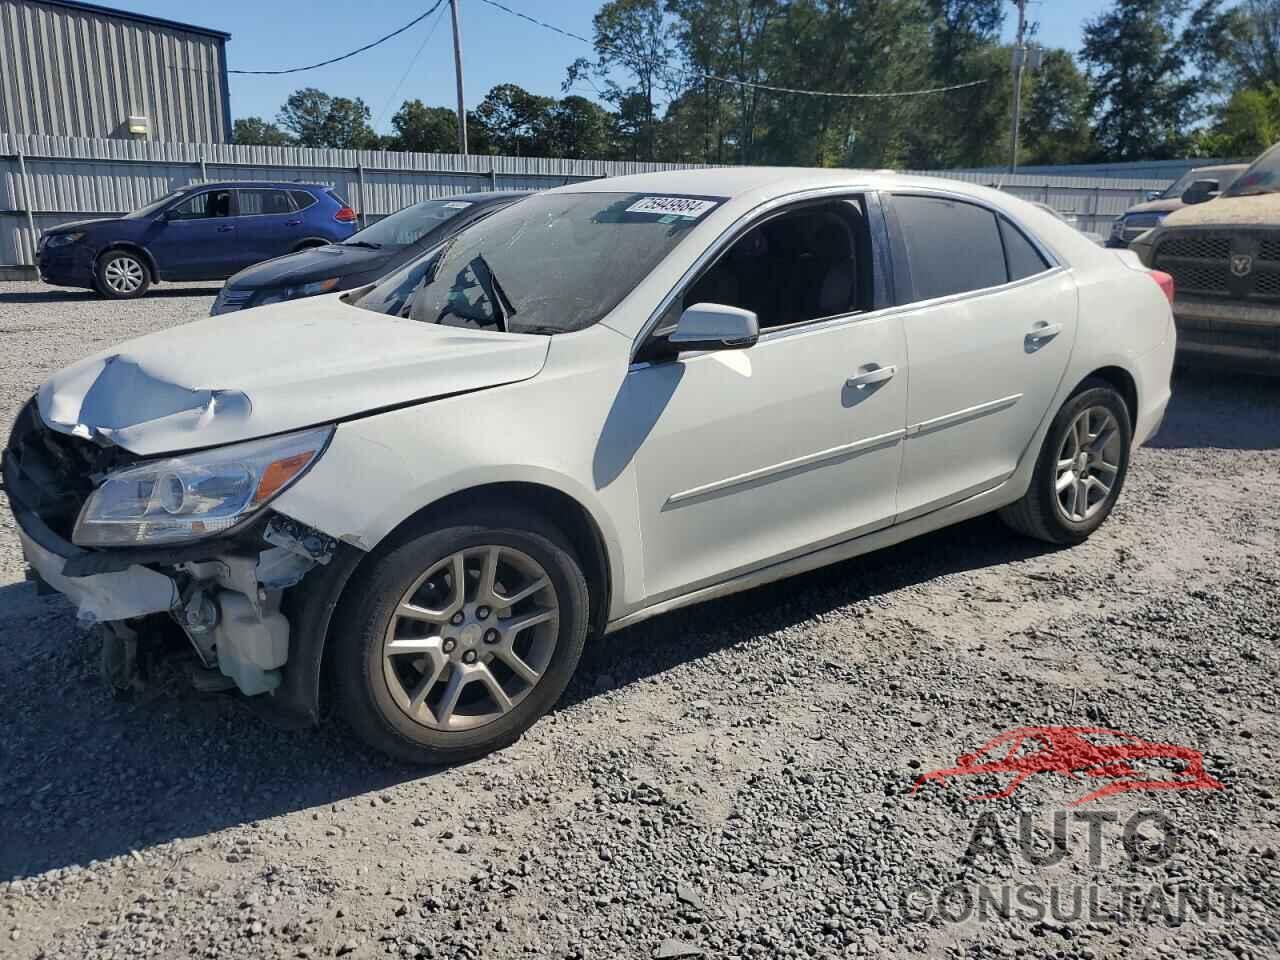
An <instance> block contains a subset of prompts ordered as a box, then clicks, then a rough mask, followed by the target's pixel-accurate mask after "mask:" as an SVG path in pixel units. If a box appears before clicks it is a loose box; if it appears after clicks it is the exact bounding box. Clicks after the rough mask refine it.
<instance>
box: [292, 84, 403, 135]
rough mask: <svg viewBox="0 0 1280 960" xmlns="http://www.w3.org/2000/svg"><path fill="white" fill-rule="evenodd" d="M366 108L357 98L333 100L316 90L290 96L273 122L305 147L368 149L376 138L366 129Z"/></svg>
mask: <svg viewBox="0 0 1280 960" xmlns="http://www.w3.org/2000/svg"><path fill="white" fill-rule="evenodd" d="M369 116H370V111H369V107H368V105H367V104H365V102H364V101H363V100H361V99H360V98H359V97H357V98H355V99H354V100H349V99H347V98H346V97H333V96H330V95H329V94H327V93H325V92H324V91H323V90H317V89H316V88H315V87H306V88H304V89H302V90H295V91H294V92H293V93H291V94H290V95H289V99H288V100H286V101H285V103H284V106H283V107H281V108H280V113H279V115H278V116H277V117H276V122H277V123H278V124H279V125H280V126H282V127H284V128H285V129H286V130H288V131H290V132H291V133H292V134H293V136H294V138H295V140H296V142H297V143H298V144H299V145H300V146H304V147H340V148H345V149H357V150H359V149H369V148H371V147H373V146H376V145H378V143H379V140H378V136H377V135H376V134H375V133H374V132H373V128H372V127H370V126H369Z"/></svg>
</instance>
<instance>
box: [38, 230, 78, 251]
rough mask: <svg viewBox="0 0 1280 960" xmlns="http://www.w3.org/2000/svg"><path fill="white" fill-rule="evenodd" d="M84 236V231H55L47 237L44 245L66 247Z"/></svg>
mask: <svg viewBox="0 0 1280 960" xmlns="http://www.w3.org/2000/svg"><path fill="white" fill-rule="evenodd" d="M83 236H84V232H83V231H81V232H80V233H55V234H53V235H52V236H50V237H46V238H45V243H44V245H45V246H46V247H65V246H68V245H69V244H72V243H77V242H78V241H79V240H80V239H81V238H82V237H83Z"/></svg>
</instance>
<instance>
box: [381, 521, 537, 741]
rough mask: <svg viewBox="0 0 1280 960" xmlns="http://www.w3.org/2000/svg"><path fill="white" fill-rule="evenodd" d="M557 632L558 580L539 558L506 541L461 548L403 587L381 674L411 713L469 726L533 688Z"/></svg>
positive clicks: (442, 724) (436, 724)
mask: <svg viewBox="0 0 1280 960" xmlns="http://www.w3.org/2000/svg"><path fill="white" fill-rule="evenodd" d="M559 633H560V607H559V601H558V599H557V597H556V591H555V587H554V586H553V585H552V582H551V578H550V577H549V576H548V575H547V572H546V570H544V569H543V568H542V566H541V565H540V564H539V563H538V562H537V561H536V560H534V559H533V558H532V557H530V556H529V555H528V554H525V553H523V552H522V551H520V550H516V549H514V548H513V547H507V546H497V545H488V546H480V547H468V548H466V549H463V550H459V551H457V552H456V553H453V554H451V555H449V556H448V557H445V558H444V559H443V560H440V561H439V562H437V563H436V564H434V565H433V566H431V567H430V568H429V569H428V570H427V571H426V572H424V573H423V574H422V575H421V576H419V577H418V578H417V579H416V580H415V581H414V582H413V584H412V585H411V586H410V587H409V589H408V590H406V591H405V592H404V594H403V595H402V596H401V598H400V601H399V603H398V604H397V605H396V611H395V613H394V615H393V616H392V617H391V621H390V623H389V624H388V626H387V630H386V634H385V636H384V638H383V644H382V673H383V678H384V680H385V681H386V684H387V689H388V691H389V692H390V693H391V697H392V699H393V700H395V702H396V703H397V704H398V705H399V707H400V709H401V710H402V711H404V713H405V714H407V715H408V716H409V717H410V718H411V719H413V720H414V721H415V722H417V723H420V724H422V725H423V726H426V727H429V728H431V729H433V730H448V731H458V730H473V729H475V728H477V727H481V726H484V725H485V724H489V723H493V722H494V721H496V720H499V719H501V718H502V717H504V716H506V715H507V714H508V713H510V712H511V711H512V710H513V709H515V707H516V706H518V705H519V703H520V702H521V701H522V700H524V699H525V697H527V696H528V695H529V694H530V693H531V692H533V689H534V688H535V687H536V686H537V685H538V682H539V681H540V680H541V679H542V676H543V674H544V673H545V672H546V670H547V668H548V667H549V666H550V664H551V658H552V655H553V654H554V653H555V648H556V642H557V637H558V636H559Z"/></svg>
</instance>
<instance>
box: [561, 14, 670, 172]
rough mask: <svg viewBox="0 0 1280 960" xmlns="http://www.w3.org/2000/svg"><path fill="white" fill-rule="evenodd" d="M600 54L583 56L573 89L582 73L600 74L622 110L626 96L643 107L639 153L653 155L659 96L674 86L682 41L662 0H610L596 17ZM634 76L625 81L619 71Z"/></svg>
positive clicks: (572, 70)
mask: <svg viewBox="0 0 1280 960" xmlns="http://www.w3.org/2000/svg"><path fill="white" fill-rule="evenodd" d="M592 27H593V29H594V31H595V50H596V60H595V62H594V63H592V62H590V61H588V60H586V59H579V60H577V61H575V62H574V63H573V64H572V65H571V66H570V67H569V71H568V76H567V78H566V80H565V84H564V87H565V89H566V90H567V89H568V88H569V87H571V86H573V85H574V84H575V83H576V82H578V81H579V80H580V79H585V78H588V77H595V78H596V79H597V80H598V81H599V82H600V83H601V84H602V85H603V86H602V87H601V89H602V92H603V95H604V97H605V99H606V100H608V101H609V102H610V103H613V104H614V105H615V106H617V107H618V108H619V109H620V110H621V108H622V105H623V102H624V101H629V102H630V103H631V104H632V112H634V105H635V104H640V105H641V107H642V117H641V119H642V123H641V125H640V127H639V129H638V131H637V134H638V138H639V139H638V142H637V144H636V151H635V152H636V153H637V155H638V158H639V159H645V160H652V159H653V158H654V151H655V147H656V144H657V98H658V95H659V92H660V91H666V90H670V89H671V88H672V87H673V85H674V84H673V76H672V70H673V68H674V66H675V62H676V59H675V58H676V47H675V44H674V43H673V41H672V37H671V32H670V30H669V25H668V24H667V22H666V16H665V13H664V9H663V3H662V0H609V2H608V3H606V4H605V5H604V6H603V7H601V8H600V11H599V12H598V13H597V14H596V15H595V18H594V19H593V20H592ZM619 74H622V75H624V76H626V77H627V78H629V80H630V83H629V84H625V85H624V84H620V83H619V82H618V79H617V77H618V75H619Z"/></svg>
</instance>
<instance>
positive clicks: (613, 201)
mask: <svg viewBox="0 0 1280 960" xmlns="http://www.w3.org/2000/svg"><path fill="white" fill-rule="evenodd" d="M721 202H723V200H722V198H708V197H672V196H664V197H657V196H649V195H646V194H642V193H544V194H538V195H534V196H532V197H530V198H529V199H527V200H522V201H521V202H520V203H517V204H515V205H514V206H510V207H507V208H506V209H504V210H500V211H499V212H498V213H496V214H494V215H493V216H491V217H489V218H487V219H485V220H481V221H479V222H478V223H475V224H472V225H471V226H469V227H467V228H466V229H464V230H463V231H462V232H461V233H459V234H458V235H457V236H455V237H454V238H453V239H451V240H449V241H448V242H446V243H445V244H443V245H441V246H439V247H436V248H434V249H433V250H431V251H430V252H429V253H428V254H427V255H426V256H424V257H421V258H420V259H418V260H415V261H414V262H413V263H411V264H409V265H408V266H405V267H403V268H401V269H400V270H398V271H396V272H395V273H393V274H391V275H389V276H388V277H386V278H384V279H383V280H382V282H380V283H379V284H378V285H377V286H376V287H374V288H373V289H372V290H370V291H369V292H368V293H367V294H365V296H364V297H362V298H361V299H360V300H358V301H356V304H355V305H356V306H359V307H363V308H364V309H366V310H373V311H375V312H377V313H387V314H391V315H393V316H398V317H408V318H409V319H412V320H417V321H420V322H422V323H440V324H445V325H447V326H458V327H475V328H481V329H492V330H507V331H510V332H511V333H569V332H571V331H573V330H582V329H585V328H586V327H589V326H591V325H592V324H593V323H596V322H597V321H598V320H600V319H601V318H602V317H604V315H605V314H607V313H608V312H609V311H610V310H612V309H613V308H614V307H615V306H617V305H618V302H619V301H621V300H622V298H623V297H625V296H626V295H627V294H628V293H630V292H631V291H632V289H634V287H635V285H636V284H637V283H639V282H640V281H641V280H642V279H643V278H644V277H645V275H646V274H648V273H649V271H650V270H652V269H653V268H654V267H655V266H656V265H657V264H658V262H659V261H660V260H661V259H662V258H663V257H665V256H666V255H667V254H668V253H670V252H671V250H672V249H673V248H674V247H675V245H676V244H677V243H679V242H680V241H681V240H682V239H683V238H684V237H685V236H686V235H687V234H688V232H689V231H690V230H691V229H692V228H693V226H694V225H695V224H696V223H697V222H698V219H699V218H700V217H703V216H705V215H706V214H707V213H708V212H709V211H711V210H714V209H715V208H716V207H717V206H718V205H719V204H720V203H721Z"/></svg>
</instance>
